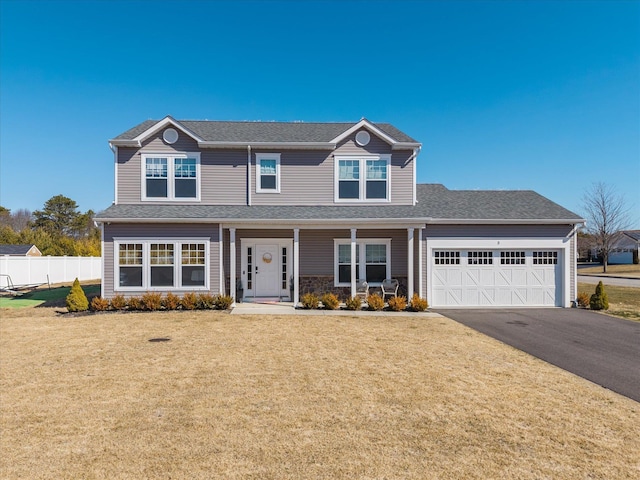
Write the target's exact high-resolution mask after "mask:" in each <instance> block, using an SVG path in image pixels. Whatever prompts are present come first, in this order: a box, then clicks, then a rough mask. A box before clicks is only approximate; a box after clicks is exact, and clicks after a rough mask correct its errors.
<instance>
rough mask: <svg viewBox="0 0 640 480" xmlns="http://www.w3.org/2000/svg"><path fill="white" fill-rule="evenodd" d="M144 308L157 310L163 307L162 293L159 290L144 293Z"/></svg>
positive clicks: (142, 300)
mask: <svg viewBox="0 0 640 480" xmlns="http://www.w3.org/2000/svg"><path fill="white" fill-rule="evenodd" d="M141 302H142V309H143V310H149V311H155V310H160V308H161V307H162V294H161V293H157V292H146V293H145V294H144V295H142V299H141Z"/></svg>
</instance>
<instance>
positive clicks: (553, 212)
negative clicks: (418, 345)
mask: <svg viewBox="0 0 640 480" xmlns="http://www.w3.org/2000/svg"><path fill="white" fill-rule="evenodd" d="M417 193H418V204H417V205H415V206H411V205H383V206H380V205H375V206H374V205H362V206H359V205H358V206H351V205H344V206H343V205H339V206H337V205H336V206H333V205H331V206H305V205H300V206H295V205H291V206H264V205H255V206H247V205H150V204H135V205H131V204H130V205H112V206H111V207H109V208H108V209H107V210H105V211H103V212H101V213H99V214H98V215H97V216H96V219H97V220H101V219H109V220H114V219H122V220H136V219H140V220H142V219H146V220H149V219H156V220H158V221H162V220H167V221H169V220H184V219H187V220H188V219H194V220H203V219H212V220H214V219H215V220H256V221H264V220H293V221H295V220H319V221H327V220H332V219H338V220H346V219H355V220H363V221H375V220H382V221H384V220H392V219H415V220H416V221H419V222H423V221H431V220H433V221H437V220H441V221H461V222H462V221H467V222H468V221H474V220H477V221H491V220H495V221H505V220H513V221H536V222H540V223H543V222H544V221H551V222H553V221H565V220H566V221H575V222H580V221H581V220H582V219H581V218H580V217H579V216H578V215H576V214H575V213H573V212H571V211H569V210H567V209H565V208H563V207H561V206H560V205H558V204H557V203H554V202H552V201H551V200H549V199H547V198H545V197H543V196H542V195H539V194H537V193H536V192H533V191H530V190H507V191H502V190H498V191H495V190H494V191H487V190H484V191H475V190H448V189H447V188H445V187H444V186H443V185H438V184H422V185H418V186H417Z"/></svg>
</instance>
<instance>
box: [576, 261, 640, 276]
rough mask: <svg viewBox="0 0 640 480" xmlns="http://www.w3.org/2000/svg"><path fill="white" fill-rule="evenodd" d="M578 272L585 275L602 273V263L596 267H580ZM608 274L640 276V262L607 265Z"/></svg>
mask: <svg viewBox="0 0 640 480" xmlns="http://www.w3.org/2000/svg"><path fill="white" fill-rule="evenodd" d="M578 273H580V274H583V275H591V274H602V265H596V266H594V267H586V268H580V269H579V270H578ZM606 275H623V276H625V277H635V278H640V264H639V265H633V264H631V265H607V273H606Z"/></svg>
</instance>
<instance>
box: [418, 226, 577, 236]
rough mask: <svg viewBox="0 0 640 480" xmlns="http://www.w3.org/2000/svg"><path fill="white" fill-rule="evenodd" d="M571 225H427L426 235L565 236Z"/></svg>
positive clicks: (571, 227)
mask: <svg viewBox="0 0 640 480" xmlns="http://www.w3.org/2000/svg"><path fill="white" fill-rule="evenodd" d="M572 229H573V225H427V228H425V230H424V235H425V238H426V237H511V238H521V237H538V238H542V237H566V236H567V235H569V233H571V230H572Z"/></svg>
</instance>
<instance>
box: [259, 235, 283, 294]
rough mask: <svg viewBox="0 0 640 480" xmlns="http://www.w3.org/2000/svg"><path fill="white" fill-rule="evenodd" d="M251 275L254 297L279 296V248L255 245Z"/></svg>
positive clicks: (276, 246)
mask: <svg viewBox="0 0 640 480" xmlns="http://www.w3.org/2000/svg"><path fill="white" fill-rule="evenodd" d="M255 248H256V254H255V260H254V262H253V274H254V278H255V283H256V285H255V296H256V297H277V296H279V295H280V278H279V276H280V265H281V260H280V255H279V250H280V247H279V246H278V245H277V244H275V245H256V247H255Z"/></svg>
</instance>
